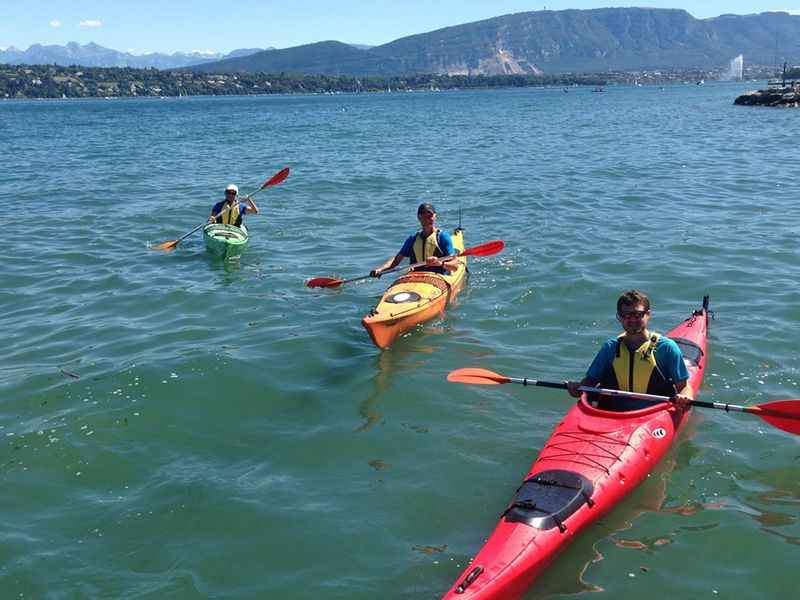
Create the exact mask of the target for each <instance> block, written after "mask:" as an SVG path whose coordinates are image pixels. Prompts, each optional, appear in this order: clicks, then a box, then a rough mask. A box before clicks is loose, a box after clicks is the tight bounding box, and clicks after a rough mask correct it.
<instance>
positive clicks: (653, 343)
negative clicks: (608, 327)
mask: <svg viewBox="0 0 800 600" xmlns="http://www.w3.org/2000/svg"><path fill="white" fill-rule="evenodd" d="M624 337H625V334H624V333H623V334H620V335H619V336H617V348H616V352H615V355H614V360H613V361H612V362H611V366H610V368H608V369H606V372H605V374H604V376H603V379H602V380H601V381H600V387H604V388H611V389H615V390H624V391H626V392H637V393H639V394H657V395H659V396H670V397H671V396H673V395H675V386H674V385H673V383H672V382H670V381H669V380H667V378H666V377H665V376H664V374H663V373H662V372H661V369H660V368H659V366H658V364H657V363H656V347H657V346H658V343H659V340H660V339H661V335H660V334H658V333H652V334H651V335H650V338H649V339H647V340H645V342H644V343H643V344H642V345H641V346H639V347H638V348H637V349H636V350H635V351H633V352H631V351H630V349H629V348H628V345H627V344H626V343H625V342H624V340H623V338H624ZM599 402H600V405H601V407H602V408H607V407H608V406H607V405H609V404H613V405H615V408H623V409H625V410H632V409H635V408H643V407H645V406H649V405H650V404H651V403H648V402H642V401H637V400H633V401H631V400H624V401H621V400H620V399H609V398H608V397H601V398H600V399H599ZM602 405H606V406H602ZM623 405H624V406H623Z"/></svg>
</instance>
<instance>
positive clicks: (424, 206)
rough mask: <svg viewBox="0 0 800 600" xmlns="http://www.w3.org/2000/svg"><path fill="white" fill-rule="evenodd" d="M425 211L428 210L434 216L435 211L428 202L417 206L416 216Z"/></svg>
mask: <svg viewBox="0 0 800 600" xmlns="http://www.w3.org/2000/svg"><path fill="white" fill-rule="evenodd" d="M426 210H429V211H431V212H432V213H434V214H436V209H435V208H433V204H429V203H428V202H423V203H422V204H420V205H419V208H417V214H420V213H422V212H425V211H426Z"/></svg>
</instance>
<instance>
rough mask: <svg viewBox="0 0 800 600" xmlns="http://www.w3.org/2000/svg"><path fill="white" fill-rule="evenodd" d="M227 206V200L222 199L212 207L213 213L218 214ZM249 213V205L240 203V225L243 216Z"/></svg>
mask: <svg viewBox="0 0 800 600" xmlns="http://www.w3.org/2000/svg"><path fill="white" fill-rule="evenodd" d="M223 206H225V200H220V201H219V202H217V203H216V204H215V205H214V206H213V207H212V209H211V214H214V215H218V214H219V213H221V212H222V208H223ZM246 214H247V207H246V206H245V205H244V204H242V203H239V219H237V221H238V223H237V224H239V225H241V223H242V218H243V217H244V216H245V215H246Z"/></svg>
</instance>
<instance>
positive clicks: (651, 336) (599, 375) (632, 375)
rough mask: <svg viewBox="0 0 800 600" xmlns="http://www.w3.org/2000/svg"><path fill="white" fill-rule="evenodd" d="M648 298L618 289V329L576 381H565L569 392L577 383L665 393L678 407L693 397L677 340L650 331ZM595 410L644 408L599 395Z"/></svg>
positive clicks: (575, 390) (634, 402) (573, 392)
mask: <svg viewBox="0 0 800 600" xmlns="http://www.w3.org/2000/svg"><path fill="white" fill-rule="evenodd" d="M650 316H651V315H650V299H649V298H648V297H647V296H646V295H645V294H643V293H642V292H640V291H638V290H630V291H628V292H625V293H623V294H622V295H621V296H620V297H619V299H618V300H617V320H618V321H619V322H620V323H621V324H622V328H623V329H624V330H625V331H624V333H622V334H620V335H618V336H617V337H613V338H611V339H609V340H608V341H606V343H605V344H603V346H602V347H601V348H600V351H599V352H598V353H597V356H595V358H594V360H593V361H592V364H591V365H590V366H589V370H588V371H587V372H586V377H584V378H583V380H582V381H580V382H576V381H568V382H567V387H568V389H569V393H570V394H571V395H572V396H574V397H575V398H580V395H581V393H580V391H579V390H578V388H579V387H581V386H590V387H597V386H600V387H604V388H611V389H616V390H625V391H629V392H638V393H645V394H658V395H661V396H670V397H671V398H672V401H673V402H675V403H676V404H678V405H680V406H684V407H685V406H687V405H688V403H689V402H690V401H691V400H692V398H693V393H692V388H691V387H690V386H688V385H686V384H687V381H688V379H689V371H688V370H687V368H686V364H685V362H684V360H683V354H682V353H681V350H680V348H679V347H678V344H676V343H675V342H674V341H673V340H671V339H669V338H668V337H665V336H662V335H660V334H658V333H656V332H651V331H650V330H649V329H648V328H647V325H648V323H649V322H650ZM599 402H600V408H604V409H607V410H636V409H639V408H644V407H645V406H649V403H643V402H641V401H637V400H628V399H620V398H615V399H611V398H608V397H603V398H601V399H600V400H599Z"/></svg>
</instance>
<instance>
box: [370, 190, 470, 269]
mask: <svg viewBox="0 0 800 600" xmlns="http://www.w3.org/2000/svg"><path fill="white" fill-rule="evenodd" d="M417 218H418V219H419V223H420V225H422V230H421V231H418V232H417V233H415V234H414V235H412V236H410V237H409V238H408V239H407V240H406V241H405V243H404V244H403V247H402V248H400V252H398V253H397V255H396V256H395V257H394V258H390V259H389V260H387V261H386V262H385V263H383V264H382V265H381V266H380V267H378V268H377V269H374V270H372V271H370V273H369V274H370V275H371V276H372V277H380V276H381V275H382V274H383V272H384V271H386V270H388V269H393V268H394V267H396V266H397V265H399V264H400V263H401V262H403V259H405V258H408V259H409V260H410V261H411V264H414V263H418V262H424V263H425V266H424V267H419V268H417V269H415V270H416V271H432V272H434V273H440V274H443V275H444V274H446V273H450V272H452V271H455V270H456V269H458V260H457V259H456V257H454V256H453V255H454V254H456V249H455V247H454V246H453V239H452V238H451V237H450V234H449V233H447V232H446V231H442V230H440V229H437V227H436V210H435V209H434V208H433V205H432V204H428V203H423V204H420V205H419V208H417ZM446 256H451V257H452V258H450V259H448V260H442V258H443V257H446Z"/></svg>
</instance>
